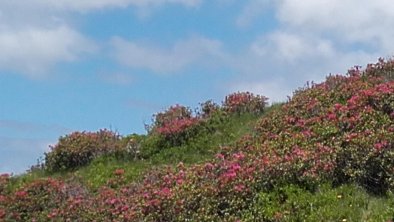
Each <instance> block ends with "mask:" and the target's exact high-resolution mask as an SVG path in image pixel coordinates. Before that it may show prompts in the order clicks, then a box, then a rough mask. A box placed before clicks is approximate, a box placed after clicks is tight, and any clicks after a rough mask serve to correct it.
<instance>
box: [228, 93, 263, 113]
mask: <svg viewBox="0 0 394 222" xmlns="http://www.w3.org/2000/svg"><path fill="white" fill-rule="evenodd" d="M267 100H268V98H267V97H265V96H260V95H254V94H253V93H250V92H237V93H233V94H230V95H228V96H226V98H225V100H224V101H223V109H224V110H225V111H226V112H228V113H237V114H240V113H253V114H259V113H262V112H263V111H264V108H265V107H266V105H267Z"/></svg>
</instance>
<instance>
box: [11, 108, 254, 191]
mask: <svg viewBox="0 0 394 222" xmlns="http://www.w3.org/2000/svg"><path fill="white" fill-rule="evenodd" d="M260 117H261V116H256V115H251V114H242V115H232V116H217V117H215V118H213V119H211V120H210V122H209V123H207V124H208V127H209V130H208V129H207V128H208V127H203V128H202V129H199V130H198V131H197V133H196V135H192V136H191V138H189V139H188V141H187V142H186V143H184V144H182V145H180V146H171V147H164V148H162V147H157V146H158V145H160V141H156V139H157V138H153V136H152V138H150V136H147V137H145V139H147V140H152V141H148V142H147V143H146V144H148V145H147V146H149V147H148V148H149V149H152V150H159V151H158V152H156V153H153V154H152V155H150V156H149V157H148V158H145V159H139V160H134V159H132V158H130V159H126V158H122V159H119V158H115V157H111V156H102V157H99V158H97V159H95V160H93V161H92V162H91V163H90V164H89V165H87V166H85V167H81V168H79V169H77V170H75V171H67V172H56V173H48V172H45V171H44V170H42V169H35V170H33V171H30V172H28V173H26V174H22V175H20V176H16V177H13V179H12V183H11V187H10V189H11V190H15V189H17V188H19V187H22V186H23V185H24V184H27V183H29V182H32V181H34V180H36V179H40V178H46V177H54V178H62V179H64V180H77V181H78V182H80V183H82V184H83V185H85V186H86V187H87V188H89V189H90V190H92V191H96V190H97V189H98V188H100V187H101V186H103V185H106V184H107V182H108V181H109V180H110V179H111V178H113V177H114V171H115V170H116V169H124V170H125V174H124V176H125V178H126V181H127V182H133V181H137V180H139V179H141V178H142V176H143V175H144V173H145V172H147V171H149V170H150V169H152V168H157V167H161V166H164V165H172V166H174V165H177V164H178V163H179V162H183V163H184V164H185V165H190V164H195V163H200V162H204V161H206V160H209V159H210V158H213V156H214V154H216V152H217V150H218V149H219V147H220V146H226V145H231V144H233V143H235V142H236V141H237V140H238V139H239V138H240V137H241V136H243V135H245V134H247V133H251V132H252V130H253V127H254V124H255V123H256V121H257V120H258V119H259V118H260Z"/></svg>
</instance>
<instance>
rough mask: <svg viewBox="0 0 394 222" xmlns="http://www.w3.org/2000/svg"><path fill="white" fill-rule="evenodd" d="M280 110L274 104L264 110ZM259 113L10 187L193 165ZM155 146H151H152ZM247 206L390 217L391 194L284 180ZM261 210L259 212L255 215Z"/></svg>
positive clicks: (314, 215)
mask: <svg viewBox="0 0 394 222" xmlns="http://www.w3.org/2000/svg"><path fill="white" fill-rule="evenodd" d="M277 110H281V106H280V105H274V106H271V107H270V108H268V110H267V111H266V112H265V113H266V114H267V113H270V112H271V113H272V112H275V111H277ZM259 118H260V116H259V117H257V116H252V115H241V116H236V115H234V116H230V117H228V118H227V119H226V120H225V121H219V122H218V123H214V129H215V130H214V132H215V133H210V132H201V133H199V134H197V135H196V136H195V137H193V138H191V139H190V140H188V141H187V143H185V144H183V145H181V146H176V147H169V148H167V149H164V150H161V151H160V152H156V153H154V154H153V155H151V156H149V158H146V159H143V160H126V159H115V158H112V157H100V158H98V159H95V160H94V161H93V162H91V163H90V164H89V165H88V166H86V167H82V168H80V169H77V170H76V171H73V172H63V173H55V174H48V173H46V172H44V171H42V170H35V171H33V172H30V173H27V174H24V175H21V176H18V177H14V178H12V180H11V187H10V189H12V190H16V189H17V188H19V187H22V186H23V185H24V184H28V183H30V182H31V181H34V180H36V179H39V178H47V177H57V178H61V179H62V180H65V181H72V182H75V183H81V184H83V185H84V186H86V187H87V188H88V189H89V190H91V191H93V192H94V191H96V190H97V188H99V187H100V186H102V185H106V184H107V182H108V181H109V180H111V179H112V178H113V176H114V175H113V174H114V171H115V170H116V169H119V168H121V169H124V170H125V174H124V177H125V178H126V183H131V182H134V181H137V180H139V179H140V178H141V176H142V175H144V173H146V172H147V171H149V170H150V169H152V168H161V167H163V166H166V165H171V166H174V165H177V164H178V163H179V162H183V163H184V164H185V165H192V164H195V163H199V162H204V161H206V160H209V159H212V158H213V156H214V154H215V153H216V152H217V151H218V150H219V147H221V146H226V145H231V144H233V143H235V142H236V141H237V140H238V139H239V138H241V137H242V136H243V135H245V134H253V133H254V130H253V127H254V124H255V123H256V122H258V121H257V120H258V119H259ZM153 148H154V147H153ZM250 206H252V207H251V208H250V209H247V210H244V212H243V213H242V217H241V218H242V220H245V221H321V220H324V221H389V220H390V219H392V218H393V217H394V196H393V194H392V193H391V192H388V193H387V195H385V196H375V195H373V194H370V193H368V192H367V191H366V190H364V189H363V188H362V187H360V186H358V185H355V184H342V185H341V186H338V187H333V186H332V185H331V184H326V183H321V184H318V186H317V189H316V190H313V191H310V190H308V189H306V188H305V187H300V186H297V185H292V184H290V185H289V184H286V185H283V186H278V187H275V188H274V189H272V190H270V191H261V192H259V193H257V194H256V195H255V198H254V199H253V203H252V204H251V205H250ZM261 212H264V213H263V214H264V215H265V217H264V218H260V217H256V215H260V214H261Z"/></svg>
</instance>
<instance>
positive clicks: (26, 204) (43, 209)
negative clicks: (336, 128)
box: [4, 178, 66, 221]
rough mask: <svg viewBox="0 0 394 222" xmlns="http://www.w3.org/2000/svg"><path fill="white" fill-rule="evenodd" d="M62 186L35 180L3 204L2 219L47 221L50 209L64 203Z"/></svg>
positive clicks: (51, 181) (48, 181)
mask: <svg viewBox="0 0 394 222" xmlns="http://www.w3.org/2000/svg"><path fill="white" fill-rule="evenodd" d="M63 189H64V184H63V183H62V182H61V181H58V180H55V179H51V178H49V179H46V180H36V181H34V182H32V183H30V184H28V185H26V186H25V187H22V188H20V189H18V190H16V191H15V192H14V193H13V195H10V196H9V197H8V199H7V201H6V202H5V206H6V209H7V211H6V213H5V215H4V218H5V219H6V221H7V220H11V221H47V220H50V218H51V217H52V216H54V215H53V214H52V213H51V210H52V209H55V208H58V207H60V206H61V205H62V204H63V203H64V202H65V201H66V199H65V197H66V196H65V193H64V192H63Z"/></svg>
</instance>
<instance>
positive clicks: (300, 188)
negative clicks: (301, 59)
mask: <svg viewBox="0 0 394 222" xmlns="http://www.w3.org/2000/svg"><path fill="white" fill-rule="evenodd" d="M393 80H394V61H383V60H380V61H379V62H378V63H376V64H371V65H368V66H367V68H366V69H365V70H360V69H359V68H358V67H355V68H354V69H351V70H349V72H348V73H347V74H346V75H336V76H329V77H327V79H326V81H325V82H323V83H319V84H312V85H307V86H305V87H303V88H299V89H298V90H296V91H295V93H294V95H293V97H292V98H291V99H290V100H289V101H288V102H286V103H285V104H277V105H272V106H270V107H267V106H266V103H265V101H266V98H265V97H263V96H256V95H253V94H250V93H234V94H231V95H229V96H227V97H226V98H225V99H224V101H223V102H222V104H221V105H218V104H215V103H213V102H212V101H207V102H205V103H203V104H201V106H200V107H199V108H198V109H197V110H196V111H195V112H192V111H191V110H190V109H189V108H187V107H183V106H180V105H176V106H172V107H169V108H168V109H167V110H165V111H163V112H160V113H157V114H156V115H154V121H153V123H152V124H151V125H150V126H148V127H147V129H148V133H147V135H135V134H133V135H126V136H121V135H118V134H116V133H114V132H111V131H108V130H101V131H99V132H75V133H72V134H70V135H65V136H63V137H61V138H60V139H59V142H58V144H56V145H55V146H54V147H53V148H52V150H51V151H50V152H49V153H46V154H45V163H43V164H41V165H38V166H35V167H34V168H33V169H32V170H31V171H30V172H29V173H26V174H25V175H21V176H16V177H10V176H9V175H2V176H1V177H0V220H4V221H31V220H36V221H67V220H69V221H94V220H95V221H321V220H323V221H391V220H392V219H393V218H394V196H393V194H392V191H393V190H394V161H393V160H394V81H393Z"/></svg>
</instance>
